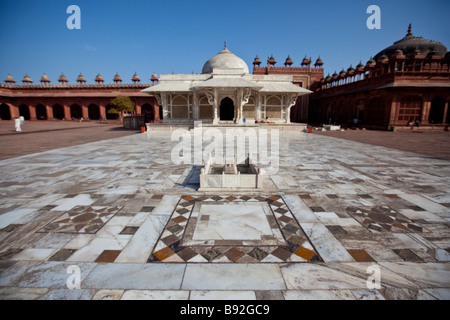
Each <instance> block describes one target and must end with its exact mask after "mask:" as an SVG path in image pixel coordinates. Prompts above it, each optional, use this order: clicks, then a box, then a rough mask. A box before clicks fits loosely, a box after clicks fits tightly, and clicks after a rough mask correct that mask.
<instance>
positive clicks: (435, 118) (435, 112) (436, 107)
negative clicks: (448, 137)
mask: <svg viewBox="0 0 450 320" xmlns="http://www.w3.org/2000/svg"><path fill="white" fill-rule="evenodd" d="M444 109H445V100H444V98H442V97H436V98H434V99H433V100H431V107H430V115H429V117H428V122H429V123H442V122H443V121H444Z"/></svg>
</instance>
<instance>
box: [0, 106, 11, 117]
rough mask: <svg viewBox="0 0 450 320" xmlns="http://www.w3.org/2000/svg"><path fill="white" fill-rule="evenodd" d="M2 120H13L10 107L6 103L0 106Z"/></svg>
mask: <svg viewBox="0 0 450 320" xmlns="http://www.w3.org/2000/svg"><path fill="white" fill-rule="evenodd" d="M0 119H1V120H11V112H10V111H9V106H8V105H7V104H6V103H2V104H1V105H0Z"/></svg>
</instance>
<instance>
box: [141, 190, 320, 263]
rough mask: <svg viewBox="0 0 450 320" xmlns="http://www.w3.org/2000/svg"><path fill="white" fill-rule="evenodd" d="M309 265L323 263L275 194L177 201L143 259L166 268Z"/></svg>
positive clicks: (209, 197)
mask: <svg viewBox="0 0 450 320" xmlns="http://www.w3.org/2000/svg"><path fill="white" fill-rule="evenodd" d="M239 235H241V236H239ZM309 261H311V262H318V261H322V260H321V258H320V256H319V255H318V254H317V252H316V251H315V249H314V247H313V246H312V245H311V243H310V242H309V239H308V238H307V237H306V235H305V233H304V232H303V230H302V229H301V227H300V226H299V224H298V222H297V220H296V219H295V218H294V216H293V215H292V213H291V211H290V210H289V208H288V206H287V205H286V204H285V203H284V201H283V199H282V198H281V197H280V196H277V195H271V196H218V195H214V196H208V195H205V196H189V195H187V196H182V197H181V198H180V200H179V201H178V203H177V205H176V207H175V209H174V211H173V213H172V215H171V217H170V219H169V221H168V222H167V224H166V226H165V227H164V229H163V231H162V233H161V235H160V237H159V239H158V241H157V243H156V245H155V247H154V248H153V250H152V254H151V255H150V257H149V259H148V262H165V263H167V262H173V263H176V262H179V263H186V262H190V263H191V262H193V263H195V262H220V263H264V262H270V263H273V262H309Z"/></svg>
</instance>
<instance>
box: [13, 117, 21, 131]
mask: <svg viewBox="0 0 450 320" xmlns="http://www.w3.org/2000/svg"><path fill="white" fill-rule="evenodd" d="M14 125H15V127H16V132H21V131H22V128H21V127H20V126H21V125H22V121H20V118H19V117H16V118H15V119H14Z"/></svg>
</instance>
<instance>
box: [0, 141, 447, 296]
mask: <svg viewBox="0 0 450 320" xmlns="http://www.w3.org/2000/svg"><path fill="white" fill-rule="evenodd" d="M176 144H177V143H176V142H172V141H171V139H170V134H168V133H167V132H161V133H158V132H154V133H151V134H147V133H144V134H133V135H128V136H125V137H119V138H114V139H109V140H103V141H97V142H91V143H86V144H81V145H76V146H70V147H66V148H59V149H54V150H49V151H45V152H40V153H34V154H30V155H25V156H21V157H15V158H10V159H6V160H2V161H0V172H1V177H0V195H1V201H0V299H190V300H199V299H236V300H240V299H250V300H251V299H268V300H278V299H286V300H295V299H449V298H450V264H449V260H450V254H449V249H450V229H449V227H450V224H449V218H450V180H449V177H450V161H449V160H444V159H437V158H433V157H429V156H426V155H420V154H416V153H410V152H406V151H400V150H395V149H389V148H385V147H381V146H374V145H369V144H364V143H359V142H354V141H349V140H342V139H335V138H332V137H326V136H321V135H313V134H306V133H295V134H294V133H282V134H280V151H279V170H278V172H277V173H276V174H272V175H265V176H263V189H262V190H260V191H257V192H238V191H221V192H198V191H197V189H198V187H199V179H198V174H199V171H200V167H199V166H198V165H185V164H181V165H175V164H173V163H172V160H171V156H170V155H171V150H172V148H173V147H174V146H175V145H176ZM373 266H375V268H378V270H379V276H380V287H379V288H378V289H377V288H375V289H373V288H369V287H368V282H369V283H370V281H371V279H374V278H373V276H374V273H373V272H372V270H374V269H373ZM74 267H75V270H78V271H79V273H78V274H77V273H76V272H75V273H74V272H73V270H74ZM73 275H79V278H80V283H79V287H77V288H75V289H69V287H70V285H71V284H76V281H75V282H71V281H72V280H73V279H74V278H73Z"/></svg>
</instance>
